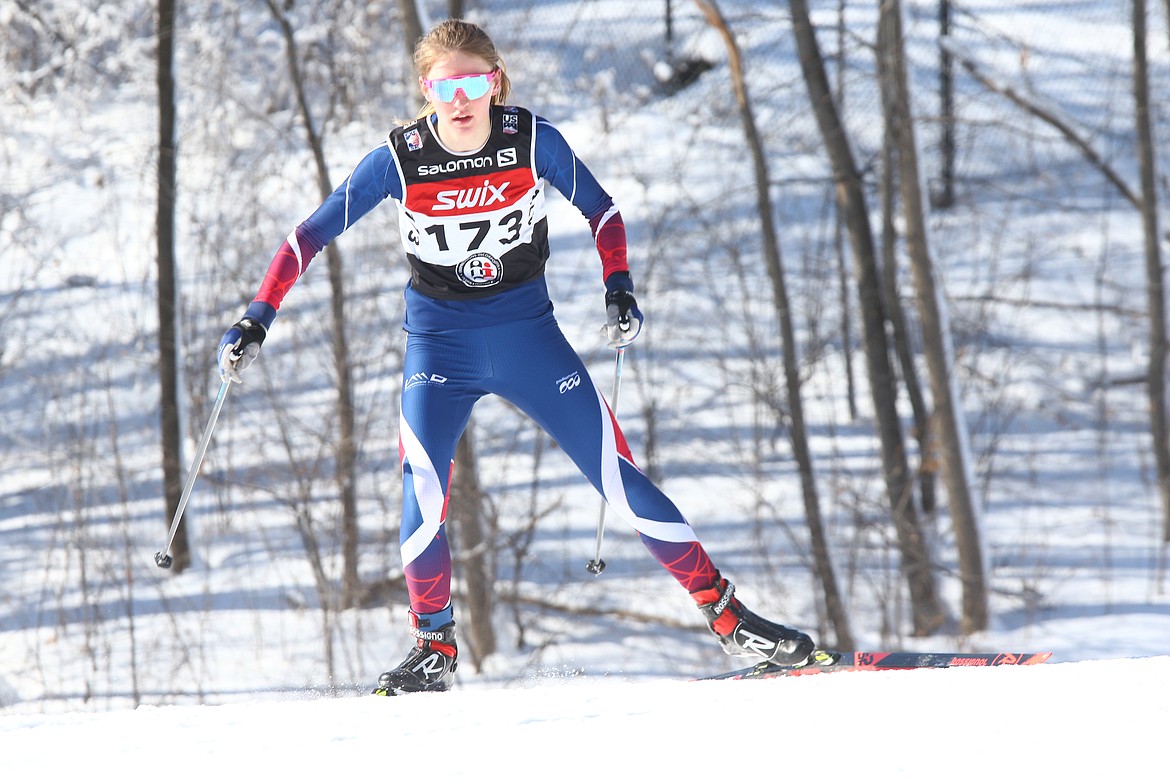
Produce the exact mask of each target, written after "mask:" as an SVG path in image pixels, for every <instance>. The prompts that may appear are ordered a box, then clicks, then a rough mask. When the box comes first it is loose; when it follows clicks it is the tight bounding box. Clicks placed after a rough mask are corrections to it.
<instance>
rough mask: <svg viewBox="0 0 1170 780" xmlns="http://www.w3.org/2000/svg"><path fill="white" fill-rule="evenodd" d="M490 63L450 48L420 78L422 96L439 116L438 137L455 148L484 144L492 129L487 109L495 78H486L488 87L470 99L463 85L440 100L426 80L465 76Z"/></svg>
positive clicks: (495, 87)
mask: <svg viewBox="0 0 1170 780" xmlns="http://www.w3.org/2000/svg"><path fill="white" fill-rule="evenodd" d="M491 70H492V66H491V65H490V64H489V63H488V62H486V61H485V60H482V59H480V58H479V57H477V56H475V55H473V54H467V53H466V52H458V51H457V52H451V53H449V54H445V55H443V56H442V57H440V58H439V59H438V60H436V61H435V64H434V65H433V66H431V69H430V71H429V72H427V74H426V75H425V76H424V77H421V78H419V87H420V88H421V89H422V93H423V97H425V98H426V99H427V100H429V101H430V103H431V105H433V106H434V107H435V114H436V116H437V117H438V119H439V123H438V132H439V139H440V140H442V142H443V143H444V144H445V145H446V146H447V147H448V148H450V149H452V150H454V151H457V152H470V151H473V150H475V149H478V148H479V147H481V146H483V144H484V142H485V141H487V139H488V135H489V134H490V132H491V121H490V109H491V104H492V96H493V95H495V94H496V93H497V92H499V90H500V86H499V83H498V81H497V80H496V79H493V80H491V81H489V82H488V91H487V92H486V93H485V94H483V95H481V96H480V97H477V98H475V99H474V100H471V99H469V98H468V97H467V93H466V92H464V91H463V90H462V89H459V90H456V92H455V97H454V98H453V99H452V100H451V101H450V102H446V103H445V102H443V101H442V100H439V96H438V95H437V94H435V91H434V90H432V89H430V88H429V87H427V85H426V83H425V82H426V81H438V80H440V79H449V78H455V77H457V76H467V75H470V74H473V73H488V72H489V71H491Z"/></svg>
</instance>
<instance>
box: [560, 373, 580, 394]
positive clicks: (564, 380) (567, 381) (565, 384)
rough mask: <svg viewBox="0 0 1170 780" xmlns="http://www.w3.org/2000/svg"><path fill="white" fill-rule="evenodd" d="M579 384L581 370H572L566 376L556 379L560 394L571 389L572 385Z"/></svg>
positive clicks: (577, 385) (576, 385)
mask: <svg viewBox="0 0 1170 780" xmlns="http://www.w3.org/2000/svg"><path fill="white" fill-rule="evenodd" d="M580 384H581V372H579V371H574V372H573V373H571V374H569V375H568V376H564V377H561V378H560V379H558V380H557V385H558V386H559V388H560V391H561V395H564V394H565V393H567V392H569V391H570V390H572V389H573V388H574V387H579V386H580Z"/></svg>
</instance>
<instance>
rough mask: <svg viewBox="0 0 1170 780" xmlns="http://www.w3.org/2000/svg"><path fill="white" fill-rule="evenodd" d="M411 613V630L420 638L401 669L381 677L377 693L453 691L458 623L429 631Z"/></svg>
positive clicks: (389, 694) (395, 694)
mask: <svg viewBox="0 0 1170 780" xmlns="http://www.w3.org/2000/svg"><path fill="white" fill-rule="evenodd" d="M416 623H417V618H415V616H414V613H411V626H410V633H411V634H412V635H413V636H414V638H415V639H417V640H418V646H417V647H415V648H414V649H413V650H411V651H410V653H409V654H408V655H407V656H406V660H405V661H403V662H402V663H401V664H399V665H398V668H396V669H391V670H390V671H388V672H383V673H382V676H381V677H379V678H378V687H377V688H375V689H374V695H375V696H399V695H401V694H404V693H424V692H439V691H449V690H451V683H452V682H454V681H455V667H456V666H458V664H457V663H456V660H455V659H456V658H457V657H458V656H459V649H458V647H456V645H455V622H454V621H452V622H450V623H448V624H447V625H445V626H442V627H441V628H439V629H437V630H435V631H425V630H421V629H419V628H418V626H417V625H416Z"/></svg>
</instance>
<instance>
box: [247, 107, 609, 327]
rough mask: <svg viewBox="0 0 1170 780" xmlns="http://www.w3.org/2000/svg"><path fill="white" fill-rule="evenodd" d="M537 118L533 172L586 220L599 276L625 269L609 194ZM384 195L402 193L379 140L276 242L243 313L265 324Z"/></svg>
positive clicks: (391, 158)
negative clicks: (328, 250) (311, 265)
mask: <svg viewBox="0 0 1170 780" xmlns="http://www.w3.org/2000/svg"><path fill="white" fill-rule="evenodd" d="M536 122H537V131H536V138H535V140H534V146H535V154H534V164H535V167H536V174H537V176H538V177H540V178H543V179H545V180H547V181H548V182H549V183H550V184H552V185H553V186H554V187H555V188H556V189H557V190H558V191H559V192H560V193H561V194H562V195H564V196H565V198H566V199H567V200H568V201H569V202H570V203H572V204H573V205H574V206H576V207H577V209H578V210H579V211H580V212H581V214H582V215H584V217H585V218H586V219H587V220H588V221H589V227H590V229H591V231H592V233H593V239H594V242H595V243H596V245H597V253H598V255H599V257H600V258H601V265H602V278H603V279H607V278H609V276H610V274H612V273H614V272H615V271H628V270H629V266H628V264H627V260H626V229H625V224H624V223H623V222H622V217H621V213H620V212H619V211H618V209H617V207H616V206H615V205H614V203H613V199H612V198H611V197H610V196H609V194H608V193H606V191H605V190H604V189H603V188H602V187H601V185H600V184H599V183H598V181H597V179H596V178H595V177H594V176H593V174H592V173H591V172H590V171H589V169H588V168H587V167H585V165H584V164H583V163H582V162H581V161H580V160H579V159H577V156H576V154H574V153H573V150H572V148H570V146H569V144H568V142H566V141H565V139H564V137H563V136H562V135H561V134H560V132H559V131H558V130H557V129H556V128H555V127H553V126H552V125H551V124H549V123H548V122H547V121H545V120H543V119H540V118H537V120H536ZM388 197H390V198H394V199H395V200H398V201H402V199H403V192H402V184H401V179H400V177H399V174H398V169H397V164H396V162H395V160H394V155H393V153H392V152H391V151H390V148H389V146H388V145H387V144H382V145H380V146H378V147H376V148H375V149H373V150H372V151H371V152H369V153H368V154H367V155H366V156H365V157H364V158H362V160H361V162H359V163H358V165H357V167H356V168H354V170H353V173H351V174H350V175H349V176H348V177H347V178H346V180H345V181H344V182H342V183H341V185H340V186H339V187H338V188H337V189H335V190H334V191H333V193H332V194H330V196H329V197H328V198H326V200H325V202H324V203H322V204H321V206H320V207H318V209H317V210H316V211H315V212H313V214H312V215H310V216H309V218H308V219H306V220H305V221H304V222H302V223H301V224H300V225H298V226H297V227H296V229H295V230H293V231H292V232H291V233H290V234H289V235H288V237H287V238H286V239H285V240H284V242H283V243H282V244H281V245H280V248H279V249H278V250H277V251H276V254H275V255H274V256H273V258H272V262H271V263H270V264H269V266H268V271H267V272H266V273H265V275H264V281H263V282H262V283H261V285H260V290H259V292H258V293H257V294H256V297H255V299H254V300H253V302H252V304H251V305H250V306H249V307H248V311H247V316H250V317H253V318H255V319H257V320H259V321H260V322H261V324H263V325H264V327H265V329H268V328H269V327H270V326H271V325H272V322H273V320H274V319H275V318H276V312H277V310H278V309H279V308H280V304H281V302H282V301H283V300H284V297H285V295H287V294H288V292H289V290H290V289H292V286H293V285H294V284H295V283H296V281H297V280H298V279H299V278H300V277H301V276H302V275H303V274H304V273H305V271H306V270H308V267H309V263H310V262H311V261H312V260H313V258H314V257H315V256H316V255H317V253H318V252H320V251H321V249H322V248H324V247H325V246H326V245H327V244H328V243H329V242H330V241H332V240H333V239H335V238H337V236H339V235H341V234H342V233H343V232H344V231H345V230H347V229H348V228H349V226H350V225H352V224H354V223H355V222H357V221H358V220H359V219H361V217H363V216H365V215H366V214H367V213H369V212H370V211H371V210H372V209H373V208H374V207H375V206H377V205H378V204H379V203H381V202H382V201H383V200H385V199H386V198H388Z"/></svg>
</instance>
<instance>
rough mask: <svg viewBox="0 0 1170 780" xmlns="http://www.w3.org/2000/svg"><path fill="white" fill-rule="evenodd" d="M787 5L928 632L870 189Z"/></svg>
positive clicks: (939, 616) (922, 544)
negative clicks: (843, 236) (844, 233)
mask: <svg viewBox="0 0 1170 780" xmlns="http://www.w3.org/2000/svg"><path fill="white" fill-rule="evenodd" d="M788 5H789V8H790V9H791V12H792V27H793V33H794V34H795V36H796V46H797V51H798V53H799V57H800V67H801V72H802V73H803V75H804V80H805V84H806V86H807V87H808V92H809V100H810V102H811V104H812V109H813V114H814V115H815V117H816V120H817V125H818V127H819V128H820V132H821V138H822V139H823V141H824V143H825V148H826V150H827V152H828V154H829V159H830V163H831V165H832V168H833V175H834V177H835V179H836V182H837V204H838V207H839V208H840V209H841V210H842V212H843V213H844V214H845V223H846V225H847V227H848V230H849V238H850V244H851V246H852V250H853V263H854V274H855V276H856V277H857V292H858V295H859V296H860V299H861V321H862V326H863V328H864V334H865V357H866V370H867V372H868V375H869V384H870V394H871V396H872V400H873V405H874V414H875V417H876V422H877V428H878V438H879V440H880V443H881V454H882V470H883V473H884V477H885V482H886V491H887V494H888V498H889V502H890V509H891V512H892V515H893V521H894V529H895V531H896V533H897V535H898V545H899V548H900V552H901V567H902V571H903V573H904V575H905V576H906V581H907V583H908V585H909V590H910V603H911V612H912V619H913V626H914V633H915V634H916V635H919V636H926V635H929V634H932V633H934V632H935V631H937V630H938V629H939V628H941V627H942V625H943V624H944V623H945V622H946V614H945V612H944V610H943V607H942V603H941V602H940V600H939V596H938V590H937V587H936V584H935V580H934V571H933V568H932V563H931V559H930V553H929V551H928V549H927V545H926V539H925V537H924V535H923V533H922V528H921V525H920V522H919V519H918V512H917V511H916V509H915V506H914V499H913V490H912V489H911V480H910V469H909V466H908V463H907V459H906V447H905V442H904V439H903V436H902V426H901V421H900V420H899V419H898V410H897V407H896V403H895V401H896V392H895V383H894V373H893V369H892V367H891V365H890V347H889V342H888V340H887V338H886V331H885V325H886V322H887V320H888V317H887V315H886V313H885V307H884V305H883V300H882V290H881V279H880V274H879V273H878V267H877V256H876V251H875V248H874V241H873V232H872V230H871V227H870V224H869V210H868V208H867V206H866V202H865V190H864V188H863V186H862V180H861V173H860V171H859V170H858V168H857V164H856V161H855V160H854V157H853V150H852V149H851V148H850V145H849V138H848V136H847V135H846V133H845V128H844V125H843V124H842V123H841V118H840V115H839V114H838V112H837V107H836V104H835V103H834V102H833V95H832V92H831V90H830V88H829V80H828V77H827V76H826V75H825V64H824V59H823V58H822V56H821V52H820V46H819V44H818V43H817V39H816V31H815V30H814V29H813V26H812V20H811V19H810V17H809V12H808V4H807V3H806V2H805V0H789V3H788Z"/></svg>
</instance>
